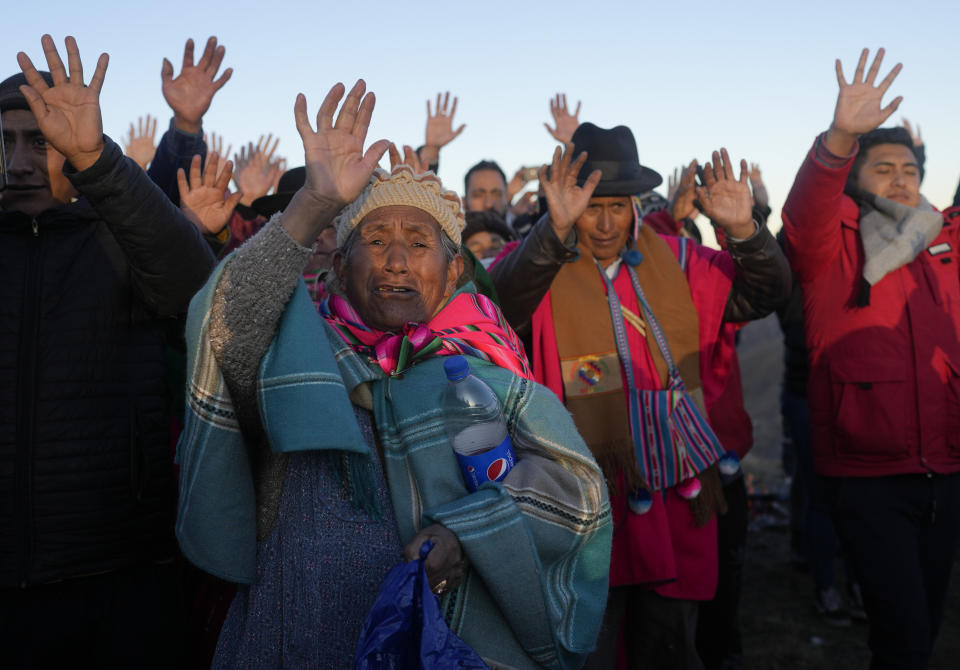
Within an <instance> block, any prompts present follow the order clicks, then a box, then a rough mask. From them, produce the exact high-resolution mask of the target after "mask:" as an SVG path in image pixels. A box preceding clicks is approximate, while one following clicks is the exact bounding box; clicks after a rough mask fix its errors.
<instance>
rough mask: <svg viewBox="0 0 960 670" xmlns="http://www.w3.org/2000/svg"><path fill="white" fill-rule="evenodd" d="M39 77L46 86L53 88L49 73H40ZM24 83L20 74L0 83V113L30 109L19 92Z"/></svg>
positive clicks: (24, 80) (25, 80) (23, 78)
mask: <svg viewBox="0 0 960 670" xmlns="http://www.w3.org/2000/svg"><path fill="white" fill-rule="evenodd" d="M40 76H41V77H43V80H44V81H45V82H47V86H53V77H51V76H50V73H49V72H40ZM26 83H27V78H26V76H24V74H23V73H22V72H19V73H17V74H15V75H13V76H12V77H7V78H6V79H4V80H3V81H0V112H5V111H7V110H8V109H30V105H28V104H27V99H26V98H25V97H24V96H23V93H21V92H20V87H21V86H24V85H26Z"/></svg>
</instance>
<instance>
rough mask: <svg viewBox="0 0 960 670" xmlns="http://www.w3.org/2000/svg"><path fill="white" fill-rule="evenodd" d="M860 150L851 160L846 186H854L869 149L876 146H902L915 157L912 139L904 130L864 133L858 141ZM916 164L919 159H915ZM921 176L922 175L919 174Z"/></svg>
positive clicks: (891, 129) (895, 129) (886, 129)
mask: <svg viewBox="0 0 960 670" xmlns="http://www.w3.org/2000/svg"><path fill="white" fill-rule="evenodd" d="M859 143H860V149H859V150H858V151H857V157H856V158H854V159H853V165H852V166H851V167H850V174H849V176H848V177H847V185H848V186H855V185H856V183H857V177H859V176H860V169H861V168H862V167H863V164H864V163H866V162H867V153H868V152H869V151H870V148H871V147H875V146H877V145H878V144H902V145H903V146H905V147H907V148H908V149H910V152H911V153H912V154H913V155H914V156H916V155H917V152H916V148H915V147H914V146H913V138H911V137H910V133H908V132H907V129H906V128H900V127H897V128H874V129H873V130H871V131H870V132H869V133H864V134H863V135H861V136H860V139H859ZM917 163H918V164H919V163H920V159H919V158H917ZM921 174H922V173H921Z"/></svg>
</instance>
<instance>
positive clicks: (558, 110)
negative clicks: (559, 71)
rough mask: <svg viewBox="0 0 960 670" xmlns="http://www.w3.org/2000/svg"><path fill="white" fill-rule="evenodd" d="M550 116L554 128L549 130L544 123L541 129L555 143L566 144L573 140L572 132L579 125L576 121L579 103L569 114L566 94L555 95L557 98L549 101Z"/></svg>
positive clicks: (578, 102)
mask: <svg viewBox="0 0 960 670" xmlns="http://www.w3.org/2000/svg"><path fill="white" fill-rule="evenodd" d="M550 115H551V116H552V117H553V125H555V126H556V128H551V127H550V124H548V123H544V124H543V127H544V128H546V129H547V132H548V133H550V134H551V135H552V136H553V139H555V140H556V141H557V142H559V143H560V144H567V142H569V141H570V140H571V139H572V138H573V132H574V131H575V130H576V129H577V126H579V125H580V121H579V120H578V119H577V117H578V116H580V101H579V100H578V101H577V109H576V110H575V111H574V112H573V114H571V113H570V110H569V108H568V107H567V94H566V93H557V96H556V97H555V98H551V100H550Z"/></svg>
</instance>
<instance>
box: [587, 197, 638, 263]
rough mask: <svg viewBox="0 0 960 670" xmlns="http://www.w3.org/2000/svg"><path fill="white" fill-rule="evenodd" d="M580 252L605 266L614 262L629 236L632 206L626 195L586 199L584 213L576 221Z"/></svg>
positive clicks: (631, 223)
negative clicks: (586, 203)
mask: <svg viewBox="0 0 960 670" xmlns="http://www.w3.org/2000/svg"><path fill="white" fill-rule="evenodd" d="M576 226H577V237H578V238H579V247H580V251H581V252H589V253H591V254H593V257H594V258H596V259H597V260H598V261H599V262H600V264H601V265H603V266H604V267H606V266H607V265H610V263H612V262H613V261H615V260H616V259H617V257H618V256H619V255H620V252H621V251H623V248H624V246H625V245H626V243H627V239H628V238H629V237H630V229H631V228H632V227H633V206H632V204H631V202H630V197H629V196H620V195H609V196H598V197H595V198H590V204H589V205H587V209H586V211H585V212H584V213H583V214H582V215H581V216H580V218H579V219H577V223H576Z"/></svg>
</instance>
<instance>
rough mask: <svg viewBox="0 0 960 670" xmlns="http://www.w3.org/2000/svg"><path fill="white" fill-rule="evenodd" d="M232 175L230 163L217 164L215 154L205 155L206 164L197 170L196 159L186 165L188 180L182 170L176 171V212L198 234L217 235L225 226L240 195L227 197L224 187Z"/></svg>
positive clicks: (198, 163)
mask: <svg viewBox="0 0 960 670" xmlns="http://www.w3.org/2000/svg"><path fill="white" fill-rule="evenodd" d="M232 174H233V163H231V162H230V161H227V162H226V164H225V165H221V164H220V155H219V154H218V153H217V152H215V151H214V152H213V153H211V154H210V155H209V156H207V163H206V165H205V166H204V168H203V173H202V174H201V171H200V156H194V157H193V160H192V161H191V162H190V181H189V182H188V181H187V176H186V175H185V174H184V171H183V168H180V169H179V170H177V186H178V187H179V189H180V209H182V210H183V213H184V214H185V215H186V217H187V218H188V219H190V220H191V221H192V222H193V224H194V225H195V226H197V228H199V229H200V232H202V233H205V234H206V233H210V234H213V235H218V234H219V233H220V232H221V231H222V230H223V229H224V227H225V226H226V225H227V223H229V222H230V216H231V215H232V214H233V210H234V208H235V207H236V206H237V203H238V202H240V196H241V193H233V194H231V195H230V196H229V197H227V195H226V193H227V186H229V184H230V177H231V176H232Z"/></svg>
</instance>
